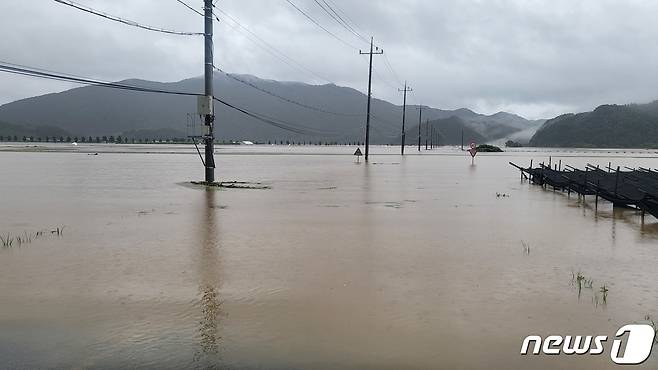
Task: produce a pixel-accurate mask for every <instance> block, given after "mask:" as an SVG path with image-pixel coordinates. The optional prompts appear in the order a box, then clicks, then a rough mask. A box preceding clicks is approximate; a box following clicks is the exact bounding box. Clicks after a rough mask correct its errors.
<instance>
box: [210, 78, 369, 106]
mask: <svg viewBox="0 0 658 370" xmlns="http://www.w3.org/2000/svg"><path fill="white" fill-rule="evenodd" d="M214 68H215V69H216V70H217V71H219V72H221V73H223V74H224V75H226V77H229V78H230V79H232V80H235V81H237V82H240V83H241V84H244V85H246V86H249V87H251V88H253V89H256V90H258V91H260V92H262V93H264V94H267V95H270V96H273V97H275V98H277V99H280V100H282V101H285V102H287V103H290V104H294V105H297V106H300V107H302V108H306V109H310V110H313V111H316V112H321V113H327V114H333V115H337V116H347V117H361V116H363V114H352V113H340V112H332V111H328V110H325V109H322V108H318V107H314V106H312V105H308V104H304V103H300V102H298V101H295V100H292V99H289V98H286V97H284V96H281V95H279V94H276V93H273V92H271V91H269V90H266V89H264V88H262V87H259V86H257V85H255V84H253V83H251V82H249V81H245V80H243V79H241V78H239V77H237V76H235V75H234V74H231V73H228V72H225V71H224V70H222V69H221V68H219V67H216V66H215V67H214Z"/></svg>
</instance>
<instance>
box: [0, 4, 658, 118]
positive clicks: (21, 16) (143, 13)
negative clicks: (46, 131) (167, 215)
mask: <svg viewBox="0 0 658 370" xmlns="http://www.w3.org/2000/svg"><path fill="white" fill-rule="evenodd" d="M76 1H77V2H79V3H81V4H84V5H88V6H91V7H93V8H95V9H98V10H101V11H105V12H107V13H110V14H114V15H118V16H121V17H124V18H128V19H131V20H135V21H137V22H141V23H145V24H149V25H154V26H159V27H163V28H172V29H177V30H184V31H202V27H203V19H202V17H200V16H199V15H197V14H195V13H193V12H191V11H190V10H188V9H186V8H185V7H183V6H182V5H181V4H179V3H178V2H177V1H176V0H76ZM186 1H187V2H188V3H189V4H190V5H192V6H194V7H196V8H198V9H201V6H202V1H201V0H186ZM291 1H292V2H293V3H294V4H295V5H297V6H298V7H299V8H301V9H302V10H304V11H305V12H307V14H308V15H310V16H311V17H312V18H314V19H315V20H317V21H318V22H319V23H321V24H322V25H323V26H324V27H326V28H327V29H329V30H330V31H331V32H332V33H334V34H336V35H337V36H339V37H340V38H341V39H342V40H344V41H346V42H347V43H349V44H351V45H353V46H354V47H356V48H357V49H358V48H363V49H366V48H367V45H366V44H365V43H364V42H363V41H362V40H360V39H358V38H357V37H356V36H354V35H352V34H351V33H349V32H348V31H346V30H345V29H343V28H341V27H340V26H339V25H338V23H337V22H335V21H334V20H333V19H331V18H329V16H328V15H327V14H326V13H324V12H323V10H322V9H321V8H320V7H319V6H318V4H316V2H315V1H314V0H291ZM319 2H320V3H321V4H324V3H323V2H322V0H319ZM327 2H328V3H329V4H332V5H336V6H337V8H339V9H340V10H342V11H344V14H346V15H347V17H349V19H350V20H351V21H350V20H348V22H350V23H351V24H352V25H354V26H355V28H356V29H357V30H358V31H359V32H360V33H361V34H362V35H363V36H366V37H369V36H371V35H372V36H374V37H375V43H376V44H378V45H380V46H381V47H382V48H383V49H384V52H385V54H386V56H387V58H388V60H389V61H390V63H391V65H392V66H393V69H394V71H395V72H396V74H397V75H398V76H399V79H407V80H408V81H409V84H410V85H411V86H412V87H413V89H414V92H413V93H412V94H411V97H410V98H411V102H412V103H419V102H422V103H423V104H427V105H431V106H433V107H437V108H444V109H455V108H461V107H466V108H470V109H473V110H475V111H478V112H481V113H487V114H488V113H495V112H497V111H501V110H504V111H509V112H512V113H517V114H520V115H522V116H525V117H528V118H550V117H553V116H556V115H558V114H562V113H565V112H572V111H585V110H591V109H593V108H594V107H596V106H597V105H600V104H605V103H629V102H648V101H651V100H654V99H658V90H656V89H655V87H656V86H658V42H657V41H658V22H656V15H658V1H652V0H625V1H611V0H582V1H573V0H550V1H549V0H545V1H538V0H537V1H533V0H516V1H514V0H509V1H505V0H486V1H485V0H480V1H458V0H454V1H453V0H435V1H429V0H426V1H421V0H381V1H365V0H363V1H355V0H331V1H327ZM217 7H218V8H219V9H221V10H222V11H224V12H226V13H227V14H229V15H230V16H231V17H233V18H234V19H236V20H237V21H239V22H240V24H242V25H243V26H244V27H246V28H248V29H249V30H250V31H252V32H253V33H254V34H256V35H257V36H258V37H259V38H260V39H262V40H264V41H266V42H267V43H268V44H269V45H271V46H273V47H274V48H276V49H277V50H278V51H280V52H282V53H284V54H285V55H287V56H288V57H290V58H292V59H294V60H295V61H296V63H299V64H301V65H303V66H304V68H302V67H299V66H297V67H295V64H294V63H293V62H290V61H288V63H284V62H283V61H282V59H284V58H282V57H279V58H277V57H275V56H273V55H272V53H271V52H268V51H267V47H265V46H263V45H262V44H260V43H259V42H258V41H254V37H253V36H251V35H250V34H249V33H248V32H246V31H245V30H244V29H242V28H240V27H239V26H237V25H236V24H235V23H234V22H233V21H231V20H230V19H229V18H227V17H226V16H225V15H223V14H222V13H220V12H218V15H219V16H220V17H221V18H222V22H219V23H215V33H216V36H215V63H216V64H217V65H218V66H220V67H221V68H223V69H224V70H226V71H229V72H234V73H249V74H253V75H256V76H259V77H263V78H271V79H277V80H292V81H304V82H309V83H326V81H325V80H323V79H326V80H328V81H331V82H334V83H336V84H339V85H345V86H350V87H354V88H356V89H359V90H361V91H365V90H366V86H367V71H368V70H367V68H368V66H367V61H366V59H365V57H363V56H359V55H358V51H357V50H355V49H353V48H351V47H350V46H347V45H345V44H343V43H342V42H340V41H338V40H336V39H335V38H333V37H332V36H330V35H328V34H327V33H326V32H324V31H323V30H321V29H320V28H319V27H317V26H316V25H314V24H313V23H311V22H310V21H309V20H308V19H306V18H305V17H304V16H303V15H302V14H300V13H299V12H298V11H297V10H295V9H294V8H293V7H292V6H291V5H290V4H289V3H288V2H287V1H286V0H218V1H217ZM346 20H347V19H346ZM0 32H1V34H2V35H3V36H2V38H1V39H0V60H2V61H5V62H12V63H17V64H24V65H28V66H32V67H39V68H44V69H50V70H54V71H58V72H66V73H71V74H78V75H82V76H87V77H94V78H99V79H106V80H120V79H125V78H143V79H150V80H157V81H177V80H180V79H184V78H188V77H192V76H198V75H201V74H202V68H203V63H202V58H203V41H202V37H200V36H175V35H166V34H162V33H157V32H151V31H146V30H141V29H137V28H133V27H130V26H126V25H122V24H119V23H115V22H112V21H109V20H105V19H102V18H99V17H96V16H93V15H90V14H87V13H83V12H81V11H78V10H75V9H73V8H70V7H67V6H64V5H61V4H58V3H57V2H55V1H51V0H41V1H37V2H28V1H19V0H0ZM375 68H376V71H377V73H376V74H375V75H374V77H373V79H374V82H373V92H374V95H375V96H376V97H380V98H384V99H386V100H389V101H391V102H394V103H396V104H401V100H402V99H401V94H399V93H398V92H397V91H396V88H397V85H398V77H395V76H394V74H393V73H391V72H389V70H388V68H386V66H385V60H384V58H383V57H381V56H375ZM307 69H309V70H312V71H313V72H314V74H313V73H311V72H308V71H307ZM317 75H320V77H321V78H323V79H321V78H320V77H318V76H317ZM72 86H73V85H69V84H66V83H60V82H53V81H46V80H38V79H34V78H31V77H21V76H12V75H8V74H6V73H2V72H0V104H4V103H7V102H10V101H13V100H16V99H21V98H25V97H30V96H34V95H40V94H44V93H48V92H55V91H61V90H65V89H68V88H70V87H72Z"/></svg>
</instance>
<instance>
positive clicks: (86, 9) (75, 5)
mask: <svg viewBox="0 0 658 370" xmlns="http://www.w3.org/2000/svg"><path fill="white" fill-rule="evenodd" d="M53 1H55V2H58V3H60V4H64V5H68V6H70V7H72V8H75V9H78V10H81V11H83V12H87V13H90V14H94V15H97V16H99V17H102V18H105V19H109V20H111V21H115V22H119V23H123V24H126V25H129V26H133V27H138V28H142V29H145V30H149V31H156V32H161V33H168V34H172V35H182V36H199V35H203V32H183V31H174V30H170V29H166V28H160V27H154V26H149V25H145V24H141V23H137V22H135V21H131V20H129V19H125V18H121V17H117V16H115V15H111V14H107V13H104V12H101V11H98V10H95V9H93V8H90V7H88V6H86V5H82V4H78V3H75V2H73V1H70V0H53Z"/></svg>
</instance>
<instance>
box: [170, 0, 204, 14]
mask: <svg viewBox="0 0 658 370" xmlns="http://www.w3.org/2000/svg"><path fill="white" fill-rule="evenodd" d="M176 1H178V2H179V3H180V4H182V5H183V6H185V7H186V8H188V9H189V10H191V11H193V12H195V13H196V14H198V15H200V16H202V17H203V16H204V15H203V13H201V12H200V11H198V10H196V9H194V8H193V7H192V6H191V5H189V4H188V3H186V2H184V1H183V0H176Z"/></svg>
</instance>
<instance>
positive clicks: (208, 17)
mask: <svg viewBox="0 0 658 370" xmlns="http://www.w3.org/2000/svg"><path fill="white" fill-rule="evenodd" d="M203 10H204V20H205V27H204V29H205V32H204V34H205V35H204V41H205V50H204V59H205V68H204V81H205V91H204V94H205V96H204V97H202V98H204V99H205V106H206V107H207V108H204V109H200V110H202V111H203V112H199V113H203V114H205V126H206V132H205V135H204V137H203V140H204V142H205V144H206V148H205V155H206V160H205V161H204V165H205V167H206V182H207V183H212V182H215V130H214V126H215V125H214V122H215V114H214V109H213V107H214V99H213V66H214V62H213V43H212V34H213V29H212V26H213V14H212V13H213V11H212V0H204V6H203ZM199 105H200V106H204V104H199Z"/></svg>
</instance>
